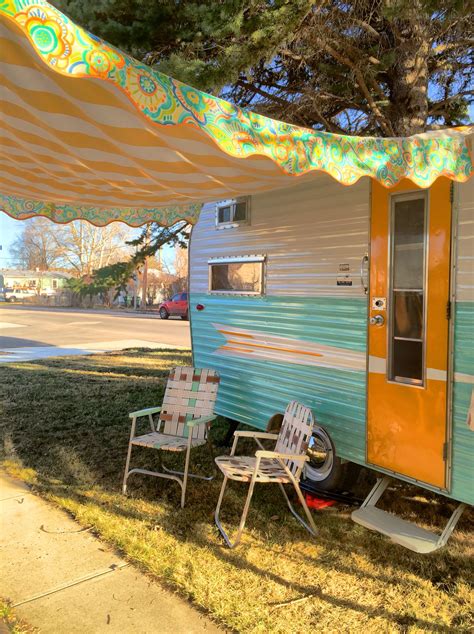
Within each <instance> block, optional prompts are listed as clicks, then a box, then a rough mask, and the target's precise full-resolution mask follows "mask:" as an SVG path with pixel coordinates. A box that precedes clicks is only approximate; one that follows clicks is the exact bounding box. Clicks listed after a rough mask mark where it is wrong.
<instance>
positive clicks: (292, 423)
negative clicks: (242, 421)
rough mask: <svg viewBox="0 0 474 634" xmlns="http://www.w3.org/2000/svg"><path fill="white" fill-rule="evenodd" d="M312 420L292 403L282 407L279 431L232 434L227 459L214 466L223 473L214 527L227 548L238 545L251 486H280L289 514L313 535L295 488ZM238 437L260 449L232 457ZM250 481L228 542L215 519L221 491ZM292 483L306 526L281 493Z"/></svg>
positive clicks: (302, 500) (296, 403) (305, 510)
mask: <svg viewBox="0 0 474 634" xmlns="http://www.w3.org/2000/svg"><path fill="white" fill-rule="evenodd" d="M313 425H314V419H313V414H312V413H311V410H310V409H308V408H307V407H305V406H304V405H301V403H298V402H296V401H292V402H291V403H290V404H289V405H288V407H287V408H286V411H285V415H284V418H283V422H282V425H281V429H280V432H279V433H278V434H271V433H268V432H258V431H255V432H254V431H236V432H235V433H234V443H233V445H232V449H231V452H230V456H219V457H218V458H216V464H217V466H218V467H219V469H220V470H221V471H222V473H223V474H224V482H223V483H222V488H221V492H220V495H219V500H218V502H217V507H216V511H215V514H214V518H215V522H216V524H217V528H218V529H219V531H220V532H221V534H222V536H223V538H224V540H225V542H226V544H227V545H228V546H229V548H234V547H235V546H237V544H238V543H239V542H240V539H241V537H242V532H243V530H244V527H245V520H246V519H247V513H248V510H249V507H250V500H251V499H252V495H253V489H254V486H255V483H257V482H262V483H270V484H271V483H276V484H278V486H279V487H280V489H281V491H282V493H283V496H284V498H285V500H286V502H287V504H288V507H289V509H290V511H291V513H292V514H293V515H294V516H295V517H296V519H297V520H298V521H299V522H301V524H302V525H303V526H304V527H305V528H306V530H308V531H309V532H310V533H311V534H312V535H315V534H316V526H315V524H314V521H313V518H312V516H311V513H310V510H309V509H308V506H307V504H306V501H305V499H304V496H303V493H302V492H301V489H300V487H299V480H300V476H301V472H302V470H303V466H304V463H305V462H307V461H308V460H309V458H308V456H307V455H306V449H307V448H308V443H309V440H310V438H311V434H312V431H313ZM239 438H253V439H254V440H255V442H256V443H257V445H258V446H259V447H260V449H259V450H258V451H257V452H256V453H255V456H236V455H235V451H236V449H237V442H238V440H239ZM262 439H273V440H276V444H275V449H274V451H266V450H265V449H264V447H263V445H262V443H261V442H260V440H262ZM229 479H230V480H238V481H240V482H250V486H249V490H248V493H247V499H246V501H245V505H244V510H243V512H242V517H241V519H240V525H239V528H238V531H237V534H236V536H235V539H234V541H233V542H232V541H231V540H230V538H229V536H228V535H227V533H226V531H225V530H224V528H223V527H222V524H221V522H220V520H219V512H220V509H221V504H222V500H223V498H224V491H225V488H226V485H227V480H229ZM285 484H292V485H293V487H294V489H295V491H296V494H297V496H298V499H299V501H300V502H301V505H302V506H303V510H304V512H305V514H306V517H307V520H308V523H309V524H307V523H306V522H305V521H304V520H303V518H302V517H300V516H299V515H298V513H297V512H296V511H295V509H294V508H293V505H292V504H291V502H290V499H289V497H288V495H287V493H286V491H285V488H284V485H285Z"/></svg>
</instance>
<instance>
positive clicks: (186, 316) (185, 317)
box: [181, 313, 189, 321]
mask: <svg viewBox="0 0 474 634" xmlns="http://www.w3.org/2000/svg"><path fill="white" fill-rule="evenodd" d="M181 319H182V320H183V321H188V319H189V316H188V313H186V314H185V315H181Z"/></svg>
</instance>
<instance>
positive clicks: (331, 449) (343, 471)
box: [305, 425, 359, 491]
mask: <svg viewBox="0 0 474 634" xmlns="http://www.w3.org/2000/svg"><path fill="white" fill-rule="evenodd" d="M308 455H309V456H310V462H309V463H307V465H306V468H305V478H306V481H307V482H308V484H311V485H313V486H314V487H316V488H317V489H319V490H321V491H336V490H337V491H345V490H347V489H348V488H349V489H350V488H351V485H352V484H353V483H355V481H356V480H357V475H358V470H359V467H358V465H355V464H353V463H351V462H345V461H344V462H343V461H342V460H341V458H339V456H338V455H337V454H336V447H335V445H334V443H333V441H332V438H331V436H330V435H329V434H328V432H327V431H326V430H325V429H324V428H323V427H320V426H319V425H315V427H314V431H313V437H312V439H311V441H310V447H309V448H308Z"/></svg>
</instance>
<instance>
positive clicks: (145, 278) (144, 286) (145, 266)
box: [142, 225, 150, 310]
mask: <svg viewBox="0 0 474 634" xmlns="http://www.w3.org/2000/svg"><path fill="white" fill-rule="evenodd" d="M149 229H150V225H147V226H146V228H145V248H146V247H147V246H148V232H149ZM147 287H148V258H147V257H146V258H145V261H144V262H143V275H142V307H143V309H144V310H146V305H147V290H148V288H147Z"/></svg>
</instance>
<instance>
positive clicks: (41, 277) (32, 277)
mask: <svg viewBox="0 0 474 634" xmlns="http://www.w3.org/2000/svg"><path fill="white" fill-rule="evenodd" d="M2 277H3V286H4V288H14V289H20V288H21V289H23V288H25V289H26V288H30V289H31V288H34V289H35V290H36V291H37V292H38V295H41V294H42V293H43V294H45V293H46V294H53V293H57V292H59V291H61V290H63V289H64V288H65V286H66V282H67V280H68V279H69V278H70V277H71V276H70V275H69V274H67V273H59V272H58V271H23V270H20V269H0V280H1V278H2Z"/></svg>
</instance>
